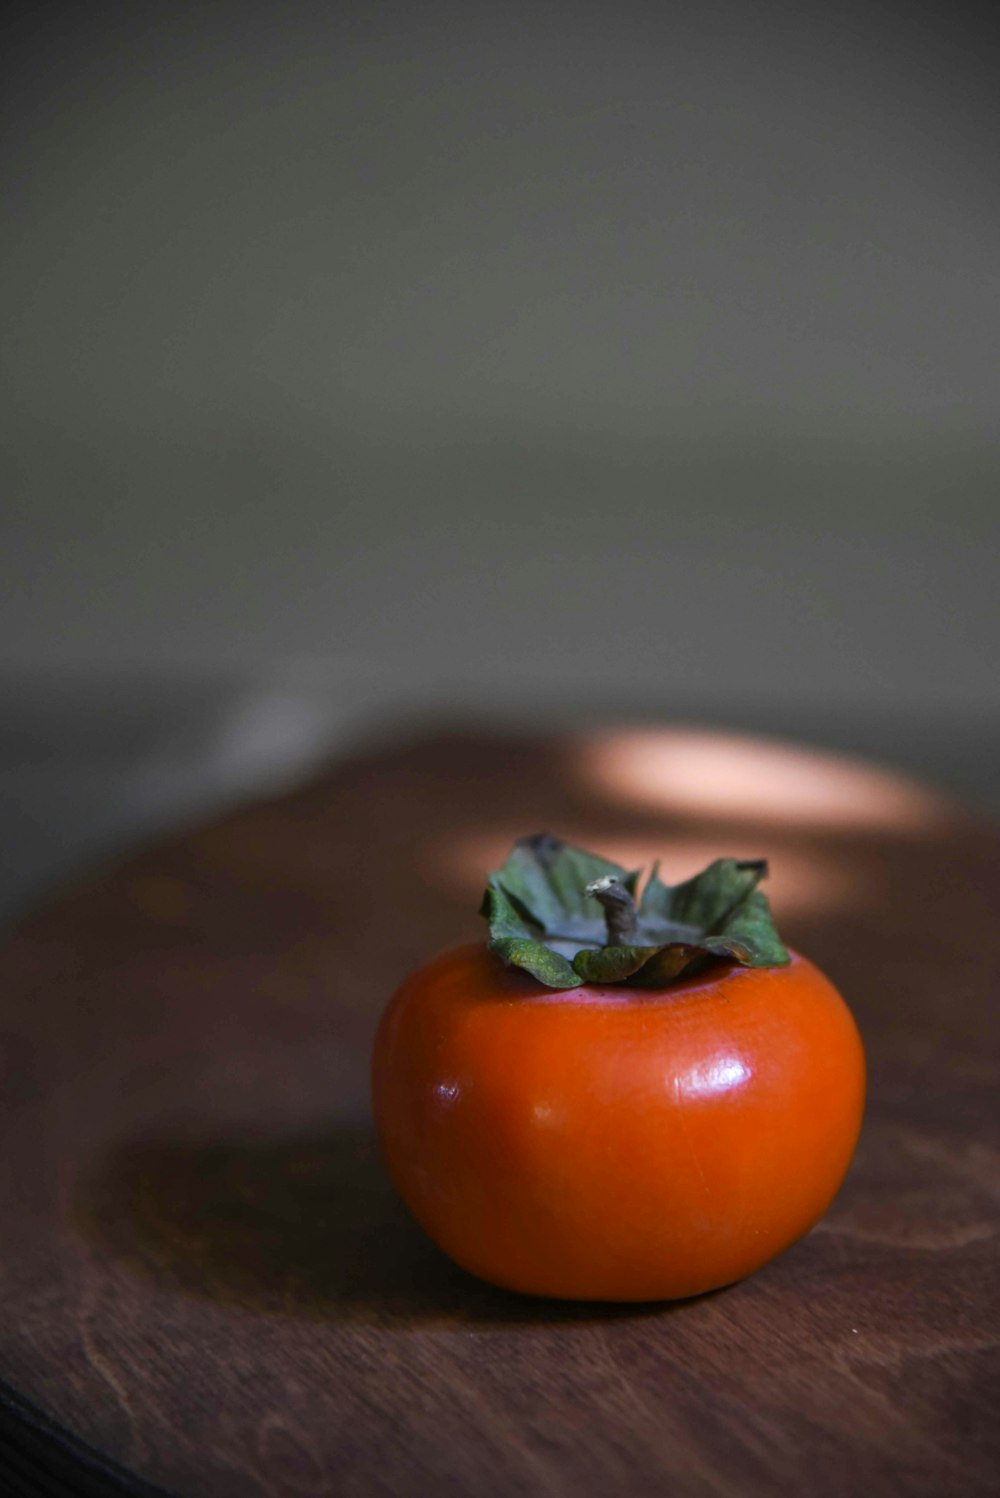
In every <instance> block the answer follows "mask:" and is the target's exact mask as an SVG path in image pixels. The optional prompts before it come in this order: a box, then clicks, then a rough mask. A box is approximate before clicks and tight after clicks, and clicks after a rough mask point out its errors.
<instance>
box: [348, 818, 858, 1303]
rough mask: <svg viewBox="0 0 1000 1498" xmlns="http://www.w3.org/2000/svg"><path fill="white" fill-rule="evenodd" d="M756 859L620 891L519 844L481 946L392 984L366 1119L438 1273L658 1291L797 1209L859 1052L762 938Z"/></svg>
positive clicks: (533, 1286)
mask: <svg viewBox="0 0 1000 1498" xmlns="http://www.w3.org/2000/svg"><path fill="white" fill-rule="evenodd" d="M765 872H766V870H765V866H764V864H763V863H762V862H761V861H754V862H746V861H738V860H734V859H720V860H718V861H717V862H716V863H715V864H713V865H711V866H710V868H709V869H707V870H705V871H704V873H702V874H701V875H698V876H697V877H696V878H695V879H692V880H688V881H687V882H686V883H685V884H681V885H677V886H674V887H672V888H671V887H670V886H667V885H664V884H662V883H661V882H660V881H659V878H658V874H657V872H656V871H655V870H654V871H653V874H652V876H651V877H650V880H649V882H648V883H647V885H646V888H645V891H644V893H643V895H642V897H641V899H639V900H638V901H637V898H636V896H637V892H638V880H639V876H638V875H636V874H629V873H626V871H625V870H623V869H620V868H618V867H617V866H616V865H614V864H609V863H608V862H607V860H604V859H599V858H597V857H596V856H595V855H592V854H587V853H584V852H583V851H582V850H580V849H575V848H570V847H569V846H568V845H566V844H564V843H560V842H559V841H558V840H557V839H554V838H551V837H548V836H547V835H541V836H538V837H535V838H529V839H522V840H521V842H520V843H518V844H517V845H516V847H515V849H514V852H513V853H512V855H511V857H510V858H509V859H508V861H507V864H506V865H505V866H504V868H503V869H502V870H499V871H498V872H497V873H496V874H494V875H492V876H491V877H490V882H489V886H488V889H487V894H486V898H485V901H484V913H485V914H486V915H487V917H488V919H489V921H490V932H491V936H490V942H489V945H487V944H486V943H482V944H476V945H471V946H465V947H460V948H457V949H454V950H452V951H448V952H445V953H443V954H442V955H440V956H438V957H437V958H435V959H434V960H433V961H431V962H429V963H428V964H427V965H426V966H424V967H422V968H420V969H419V970H418V971H416V972H414V973H412V974H411V975H410V976H409V977H408V978H407V979H406V980H405V981H404V982H403V984H402V986H401V987H400V988H399V990H398V991H397V993H396V995H395V997H394V998H393V999H392V1001H391V1003H390V1004H389V1006H388V1008H387V1010H386V1012H385V1014H384V1016H383V1018H382V1022H381V1024H380V1027H379V1030H378V1034H377V1038H376V1043H375V1050H374V1057H373V1098H374V1109H375V1119H376V1125H377V1128H378V1133H379V1138H380V1142H381V1146H382V1150H383V1152H384V1155H385V1159H386V1162H387V1165H388V1168H389V1171H390V1174H391V1176H392V1178H393V1180H394V1182H395V1184H396V1186H397V1188H398V1190H399V1192H400V1194H401V1196H402V1197H403V1200H404V1201H405V1202H406V1203H407V1205H408V1207H409V1208H410V1210H411V1212H412V1213H413V1215H414V1217H415V1218H416V1220H417V1221H418V1222H419V1223H420V1224H421V1226H422V1227H423V1228H424V1229H425V1231H426V1232H427V1233H428V1234H429V1235H430V1237H431V1238H432V1239H434V1241H435V1242H436V1243H437V1244H438V1245H439V1246H440V1247H441V1248H442V1249H443V1250H444V1251H445V1252H446V1253H447V1254H449V1255H450V1256H451V1257H452V1258H453V1259H454V1260H456V1262H457V1263H459V1264H460V1265H462V1266H463V1267H464V1268H465V1269H467V1270H470V1271H471V1272H472V1273H473V1274H476V1275H479V1276H480V1277H481V1278H483V1279H485V1280H488V1281H490V1282H492V1283H494V1284H496V1285H500V1286H503V1287H505V1288H507V1289H511V1290H516V1291H522V1292H526V1293H529V1294H534V1295H545V1296H557V1297H561V1298H571V1299H586V1300H613V1301H648V1300H662V1299H675V1298H682V1297H687V1296H692V1295H697V1294H700V1293H702V1292H704V1291H707V1290H712V1289H716V1288H718V1287H720V1286H723V1285H727V1284H730V1283H732V1282H733V1281H735V1280H739V1279H742V1278H743V1277H744V1276H746V1275H748V1274H750V1273H751V1272H753V1271H754V1270H756V1269H758V1268H760V1267H761V1266H762V1265H764V1264H766V1263H767V1262H768V1261H769V1260H770V1259H772V1258H773V1257H774V1256H775V1255H776V1254H778V1253H780V1252H781V1251H782V1250H783V1249H785V1248H787V1247H788V1246H789V1245H790V1244H792V1243H793V1242H795V1240H796V1239H798V1238H800V1237H801V1236H802V1235H803V1234H804V1233H806V1232H807V1231H808V1230H809V1229H810V1228H811V1227H812V1226H813V1225H814V1224H815V1223H816V1222H817V1221H818V1220H819V1218H820V1217H821V1216H822V1214H823V1213H824V1212H825V1210H826V1209H827V1207H828V1206H829V1204H830V1202H831V1201H832V1199H833V1197H834V1195H835V1194H836V1192H837V1190H838V1188H839V1186H840V1184H841V1182H842V1180H843V1178H844V1175H845V1173H846V1171H847V1168H848V1165H849V1163H850V1160H851V1156H852V1154H853V1151H854V1147H855V1144H856V1141H857V1137H858V1132H859V1129H860V1124H861V1115H862V1109H863V1104H864V1087H865V1066H864V1054H863V1050H862V1045H861V1041H860V1038H859V1035H858V1031H857V1028H856V1026H855V1024H854V1021H853V1019H852V1017H851V1014H850V1011H849V1010H848V1008H847V1006H846V1004H845V1003H844V1001H843V999H842V998H841V997H840V995H839V994H838V992H837V990H836V989H835V988H834V986H833V985H832V983H830V982H829V980H828V979H827V978H825V977H824V976H823V974H822V973H821V972H820V971H819V970H818V969H817V968H816V967H814V966H813V964H812V963H810V962H809V961H808V960H807V959H806V958H805V957H803V956H800V955H799V954H797V953H795V952H790V951H789V950H788V949H786V948H785V947H784V945H783V944H782V943H781V941H780V938H779V937H778V935H777V932H776V931H775V929H774V926H773V922H772V920H771V916H770V911H769V908H768V905H767V901H766V899H765V897H764V896H763V893H762V892H761V891H760V890H759V889H758V887H757V886H758V883H759V881H760V879H761V878H762V877H763V875H764V873H765ZM602 907H603V916H602ZM602 921H603V929H602V928H601V927H600V924H599V923H601V922H602Z"/></svg>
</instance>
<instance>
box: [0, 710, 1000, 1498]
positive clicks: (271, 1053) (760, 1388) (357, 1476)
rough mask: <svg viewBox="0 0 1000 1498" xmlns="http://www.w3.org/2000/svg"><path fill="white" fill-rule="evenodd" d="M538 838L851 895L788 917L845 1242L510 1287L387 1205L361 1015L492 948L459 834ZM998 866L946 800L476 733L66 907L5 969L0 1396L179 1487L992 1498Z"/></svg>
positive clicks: (115, 880)
mask: <svg viewBox="0 0 1000 1498" xmlns="http://www.w3.org/2000/svg"><path fill="white" fill-rule="evenodd" d="M539 827H550V828H552V829H553V830H555V831H557V832H563V833H565V834H567V835H569V834H572V835H574V836H583V835H585V836H587V837H588V838H589V839H591V840H592V842H593V843H594V844H595V845H596V846H602V845H607V846H611V845H612V844H613V843H615V842H616V841H617V842H622V841H626V842H627V841H629V840H631V842H633V843H634V842H636V841H642V842H644V843H649V844H650V846H651V847H653V848H655V847H656V846H658V845H664V846H666V845H669V844H670V843H671V841H678V840H679V841H680V842H682V843H688V842H690V841H691V839H692V838H693V839H704V840H707V841H710V842H713V843H714V844H715V845H716V846H717V847H718V849H719V851H720V852H739V853H741V854H746V853H764V854H767V855H768V856H769V857H770V858H771V859H772V861H773V863H774V864H775V866H778V865H779V864H780V862H781V860H782V859H783V858H784V859H787V860H789V861H790V862H793V861H796V860H797V863H796V864H795V866H796V867H803V868H814V869H818V870H819V871H820V873H824V871H825V875H827V876H829V878H830V885H829V887H830V890H831V891H832V893H831V895H830V898H829V899H828V900H827V901H825V902H824V901H823V900H822V899H818V900H817V899H814V900H813V901H812V905H811V907H810V906H809V905H808V904H807V905H804V906H802V907H801V908H800V909H799V910H798V911H796V910H795V909H794V908H793V907H794V901H791V900H790V903H789V910H788V913H787V916H786V917H785V918H784V919H783V920H782V925H783V928H784V929H785V930H786V932H787V935H788V937H789V938H790V939H791V940H792V941H793V943H794V944H795V945H796V946H799V947H800V948H802V949H804V950H805V951H807V952H808V953H809V954H810V955H811V956H812V957H813V958H814V959H815V960H816V961H817V962H819V963H820V965H821V966H823V967H824V968H825V969H826V970H827V971H828V972H829V973H830V975H831V976H832V977H833V978H834V980H835V981H836V982H837V983H838V985H839V986H840V987H841V989H842V991H843V992H844V993H845V994H846V996H847V997H848V999H849V1001H850V1002H851V1004H852V1007H853V1008H854V1010H855V1013H856V1015H857V1017H858V1020H859V1023H860V1025H861V1028H862V1031H863V1034H864V1037H865V1041H866V1045H867V1048H868V1054H869V1060H870V1066H871V1090H870V1102H869V1108H868V1114H867V1120H866V1126H865V1130H864V1134H863V1138H862V1144H861V1147H860V1150H859V1154H858V1157H857V1160H856V1163H855V1165H854V1167H853V1169H852V1172H851V1175H850V1177H849V1179H848V1183H847V1185H846V1186H845V1188H844V1189H843V1191H842V1193H841V1195H840V1197H839V1198H838V1200H837V1202H836V1204H835V1206H834V1208H833V1210H832V1211H831V1212H830V1214H829V1215H828V1217H827V1218H826V1219H825V1221H824V1222H823V1223H822V1224H821V1225H820V1226H819V1227H818V1228H817V1229H816V1230H815V1231H814V1232H813V1233H812V1234H811V1235H810V1236H809V1237H808V1238H807V1239H805V1240H804V1241H803V1242H802V1243H800V1244H798V1245H797V1246H796V1247H795V1248H793V1249H792V1250H790V1251H789V1252H788V1253H787V1254H786V1255H784V1256H783V1257H782V1258H781V1259H780V1260H779V1261H777V1262H776V1263H775V1264H773V1265H772V1266H770V1267H769V1268H768V1269H766V1270H764V1271H763V1272H761V1273H760V1274H758V1275H757V1276H755V1277H754V1278H752V1279H751V1280H749V1281H747V1282H745V1283H744V1284H742V1285H739V1286H736V1287H734V1288H732V1289H729V1290H726V1291H722V1292H719V1293H716V1294H714V1295H710V1296H706V1297H704V1298H702V1299H700V1300H697V1301H692V1302H688V1303H684V1304H680V1305H673V1306H654V1307H644V1308H639V1309H637V1308H634V1307H629V1308H624V1309H622V1308H618V1309H616V1308H613V1307H611V1308H608V1307H600V1306H596V1307H595V1306H574V1305H563V1304H557V1303H551V1302H544V1301H533V1300H530V1299H522V1298H518V1297H515V1296H511V1295H506V1294H503V1293H501V1292H499V1291H495V1290H493V1289H491V1288H490V1287H488V1286H486V1285H483V1284H480V1283H478V1282H476V1281H475V1280H473V1279H471V1278H469V1277H467V1276H466V1275H464V1274H462V1273H461V1272H460V1271H459V1270H457V1269H456V1268H454V1267H453V1266H452V1265H451V1264H450V1263H448V1262H447V1261H446V1260H445V1259H444V1258H443V1257H442V1256H441V1255H440V1254H439V1253H438V1252H437V1251H436V1250H435V1249H434V1248H433V1246H432V1245H431V1244H429V1243H428V1242H427V1241H426V1240H425V1239H424V1238H423V1237H422V1235H421V1234H420V1232H419V1231H418V1230H417V1229H416V1227H414V1226H413V1225H412V1224H411V1223H410V1221H409V1220H408V1219H407V1217H406V1215H405V1213H404V1212H403V1210H402V1208H401V1207H400V1205H399V1204H398V1202H397V1200H396V1198H395V1196H394V1194H393V1192H392V1190H391V1189H390V1188H389V1186H388V1183H387V1182H386V1180H385V1177H384V1175H383V1172H382V1169H381V1166H380V1164H379V1160H378V1157H377V1153H376V1151H375V1149H374V1147H373V1144H372V1140H371V1137H370V1133H369V1128H368V1105H367V1057H368V1049H369V1045H370V1039H371V1035H372V1031H373V1028H374V1024H375V1022H376V1019H377V1016H378V1013H379V1012H380V1010H381V1008H382V1006H383V1004H384V1002H385V1001H386V999H387V997H388V995H389V994H390V992H391V990H392V988H393V987H394V985H395V983H396V982H397V981H398V979H399V978H400V977H401V975H402V974H403V973H404V972H405V971H406V970H407V969H408V968H409V967H411V966H412V965H414V964H416V963H417V962H419V961H421V960H423V959H424V958H426V957H427V956H428V955H430V954H431V953H432V952H433V951H435V950H436V949H437V948H438V947H440V946H442V945H444V944H446V943H448V942H450V941H455V940H464V939H467V938H468V937H470V936H475V935H476V934H477V933H478V928H479V923H478V921H477V918H476V915H475V906H476V886H477V884H478V883H479V882H480V879H481V874H482V872H483V870H482V869H478V870H477V867H476V863H475V853H476V850H477V849H479V848H482V847H484V846H485V845H486V844H487V843H488V842H489V839H490V837H495V838H499V839H501V840H502V839H503V838H504V837H506V836H507V835H508V833H509V832H510V830H511V829H513V828H520V829H524V830H534V829H537V828H539ZM998 855H1000V835H998V833H997V831H996V830H995V829H992V828H989V827H984V826H981V825H978V824H976V823H975V822H973V821H972V820H971V819H969V818H966V817H963V816H961V815H960V814H959V813H957V812H956V813H954V814H950V813H949V814H948V815H942V816H941V817H939V818H937V819H931V821H930V822H929V824H928V825H926V826H922V827H918V828H914V827H900V828H899V829H898V830H896V831H894V830H893V829H892V828H886V827H882V828H880V829H878V830H872V831H865V830H864V828H854V829H853V830H843V829H842V830H840V831H837V830H836V829H835V828H833V829H830V828H828V829H826V830H825V831H824V830H822V829H817V828H812V829H809V828H805V827H799V828H798V829H794V828H788V827H782V826H777V827H776V826H775V825H774V824H773V823H764V822H763V821H762V822H760V823H759V824H755V823H754V821H753V819H752V817H748V816H744V817H743V818H742V819H739V818H734V817H733V816H732V815H730V816H728V817H726V818H725V819H722V820H713V819H712V818H711V817H707V816H705V815H704V814H703V815H701V816H700V818H698V819H695V818H693V817H682V816H680V815H679V814H677V813H676V812H675V813H670V812H668V811H666V810H663V809H660V810H659V811H656V810H651V809H641V808H639V809H637V808H633V809H631V810H629V809H628V808H627V807H625V806H623V805H620V804H616V803H615V802H614V801H613V799H611V798H610V797H609V796H607V795H606V794H605V793H604V792H602V791H601V790H600V788H599V787H596V786H595V785H594V784H587V783H586V777H585V776H582V775H581V774H580V773H579V765H578V758H577V757H576V746H575V745H574V744H573V743H572V742H570V741H566V742H562V741H546V740H533V739H529V738H518V737H509V738H506V739H504V738H501V737H497V736H495V735H491V734H487V733H482V734H476V733H460V732H455V733H444V734H440V735H437V736H428V737H426V738H424V739H421V740H419V741H416V742H411V743H408V744H406V745H402V746H398V745H397V746H395V747H389V748H383V749H380V750H372V751H370V752H365V753H360V754H358V755H357V756H356V757H355V758H354V759H353V760H351V761H350V762H347V763H344V764H341V765H339V766H336V767H334V768H333V769H331V771H330V772H329V773H328V774H326V775H325V776H323V777H321V778H320V779H318V780H317V781H315V782H314V783H313V784H311V785H309V786H307V787H305V788H304V789H302V790H299V791H297V792H295V793H294V794H291V795H288V796H285V797H283V798H279V799H276V800H273V801H271V802H268V803H264V804H260V805H256V806H251V807H249V808H247V809H245V810H241V811H239V812H238V813H236V814H234V815H232V816H230V817H228V818H227V819H225V820H223V821H221V822H218V823H217V824H215V825H213V826H210V827H207V828H204V829H201V830H195V831H193V832H191V833H190V834H189V835H186V836H182V837H179V838H178V839H177V840H175V841H174V842H172V843H170V844H168V845H163V846H159V847H157V848H154V849H150V850H148V851H146V852H143V853H142V854H141V855H139V856H137V857H135V858H133V859H131V860H129V861H128V862H127V863H125V864H123V865H121V866H120V867H118V868H116V869H114V870H111V871H109V872H107V873H105V874H103V875H102V876H101V877H99V878H96V879H94V880H92V881H90V882H89V883H87V884H85V885H83V886H81V887H79V888H77V889H74V890H71V891H67V892H65V894H64V895H63V897H62V898H61V899H60V900H59V901H58V902H56V903H54V904H53V905H52V906H51V907H50V908H49V909H47V910H44V911H42V912H40V913H39V914H37V915H36V916H35V917H34V918H33V919H31V920H30V921H28V922H26V923H25V924H24V926H23V927H22V928H21V929H20V930H19V931H18V932H17V933H16V934H15V936H14V937H13V938H12V939H11V940H10V941H8V943H7V944H6V946H5V948H4V950H3V951H2V953H0V994H2V999H0V1058H2V1063H3V1068H4V1077H5V1080H4V1081H3V1085H2V1091H0V1117H2V1122H3V1139H4V1147H3V1152H2V1160H0V1172H2V1178H0V1193H2V1194H0V1206H2V1213H0V1376H2V1377H3V1378H4V1379H5V1380H6V1381H7V1382H8V1383H9V1384H10V1385H11V1386H13V1388H15V1389H16V1390H17V1391H18V1396H19V1397H20V1398H21V1399H23V1400H26V1401H29V1402H30V1404H31V1405H33V1406H35V1407H36V1408H37V1409H40V1410H43V1411H44V1412H45V1413H46V1415H47V1416H48V1417H50V1418H51V1420H52V1421H54V1422H57V1424H58V1425H59V1426H61V1427H63V1428H64V1430H66V1431H69V1432H71V1433H72V1434H73V1437H74V1438H75V1439H77V1440H78V1441H79V1442H83V1443H86V1446H87V1447H89V1448H93V1450H94V1451H96V1452H98V1453H101V1454H103V1456H104V1457H105V1458H107V1460H108V1461H109V1462H115V1463H120V1464H121V1465H122V1466H123V1467H125V1468H127V1469H128V1470H129V1471H130V1472H132V1473H134V1474H136V1477H137V1479H142V1480H144V1481H146V1482H148V1483H151V1484H156V1485H159V1486H160V1487H162V1488H164V1489H166V1490H168V1491H169V1492H172V1493H175V1494H179V1495H185V1498H187V1495H190V1498H209V1495H212V1498H254V1495H267V1498H271V1495H323V1494H327V1493H329V1494H336V1495H338V1498H355V1495H356V1498H362V1495H363V1498H368V1495H379V1494H385V1495H393V1498H424V1495H426V1494H428V1493H431V1492H434V1493H437V1494H442V1495H450V1494H454V1495H464V1494H477V1495H482V1498H493V1495H496V1498H513V1495H518V1494H544V1495H553V1498H562V1495H566V1498H569V1495H570V1494H574V1495H575V1494H584V1495H594V1498H597V1495H600V1498H608V1495H619V1494H621V1495H625V1494H628V1495H637V1494H638V1495H642V1494H646V1493H664V1494H667V1493H669V1494H670V1495H672V1498H686V1495H702V1494H704V1495H712V1498H730V1495H732V1498H736V1495H739V1498H758V1495H760V1498H764V1495H773V1494H789V1493H796V1494H798V1493H808V1494H810V1495H814V1498H826V1495H830V1498H834V1495H837V1498H840V1495H843V1494H846V1493H863V1494H866V1495H874V1498H879V1495H897V1494H898V1495H904V1494H905V1495H913V1498H917V1495H926V1498H945V1495H950V1494H955V1495H959V1494H961V1495H963V1498H974V1495H985V1494H995V1493H996V1492H997V1491H998V1488H1000V1478H998V1473H1000V1442H998V1434H997V1432H998V1428H1000V1425H998V1422H996V1420H995V1412H996V1402H997V1393H998V1390H1000V1315H998V1311H1000V1287H998V1274H997V1235H998V1226H1000V1203H998V1199H1000V1140H998V1131H997V1107H996V1098H997V1083H998V1072H1000V1067H998V1064H997V1057H996V1051H995V1034H996V1025H995V1014H996V1004H997V995H998V993H1000V923H998V921H997V897H998V894H1000V860H998ZM349 887H350V888H352V889H353V890H354V891H360V892H361V895H362V899H361V908H360V911H359V910H358V909H357V901H356V900H355V901H354V902H352V903H353V907H354V908H353V909H352V913H351V915H350V918H349V919H348V914H347V906H348V895H347V891H348V888H349ZM377 891H381V895H382V897H384V898H388V899H389V901H390V902H391V905H392V907H393V909H394V910H395V912H396V918H395V920H394V921H393V922H392V923H391V925H389V926H388V927H386V926H384V925H383V924H382V923H381V921H380V920H379V919H378V917H377V915H376V912H375V900H376V892H377ZM779 907H780V902H779ZM779 915H781V910H780V908H779ZM10 1449H11V1450H13V1447H11V1448H10ZM84 1449H85V1447H80V1450H84ZM12 1460H13V1459H12ZM0 1470H2V1469H0ZM10 1470H11V1471H13V1470H14V1467H13V1466H12V1467H11V1468H10ZM109 1470H110V1469H109ZM10 1480H11V1483H12V1487H11V1490H12V1491H17V1489H15V1488H14V1486H13V1483H14V1481H15V1479H13V1478H12V1479H10ZM66 1481H67V1482H68V1481H69V1479H67V1480H66ZM25 1482H27V1479H25ZM51 1490H52V1491H56V1490H57V1489H56V1488H54V1487H53V1488H52V1489H51ZM111 1490H112V1489H110V1488H109V1489H108V1491H111ZM24 1491H29V1488H28V1487H27V1486H25V1488H24ZM30 1491H39V1492H41V1491H43V1488H42V1487H41V1486H37V1487H36V1488H31V1489H30ZM80 1491H84V1489H83V1488H80ZM88 1491H89V1490H88ZM95 1491H96V1489H95Z"/></svg>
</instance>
